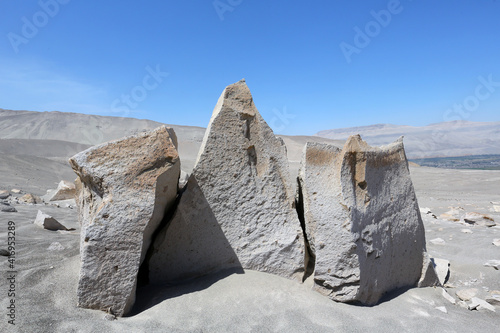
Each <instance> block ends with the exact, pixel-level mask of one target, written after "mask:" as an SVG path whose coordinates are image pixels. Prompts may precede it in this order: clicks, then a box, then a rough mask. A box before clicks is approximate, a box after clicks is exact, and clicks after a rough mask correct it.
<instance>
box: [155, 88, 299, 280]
mask: <svg viewBox="0 0 500 333" xmlns="http://www.w3.org/2000/svg"><path fill="white" fill-rule="evenodd" d="M304 252H305V246H304V240H303V233H302V230H301V226H300V221H299V220H298V217H297V213H296V211H295V209H294V194H293V190H292V186H291V184H290V181H289V170H288V161H287V158H286V148H285V145H284V143H283V141H282V140H281V139H279V138H277V137H276V136H275V135H274V134H273V132H272V130H271V129H270V128H269V126H268V125H267V124H266V122H265V121H264V120H263V119H262V117H261V115H260V114H259V112H258V111H257V108H256V107H255V105H254V103H253V99H252V96H251V94H250V91H249V89H248V87H247V85H246V83H245V81H244V80H242V81H240V82H237V83H235V84H233V85H230V86H228V87H227V88H226V89H225V90H224V91H223V93H222V95H221V97H220V98H219V101H218V103H217V105H216V107H215V109H214V112H213V115H212V118H211V120H210V124H209V126H208V128H207V131H206V134H205V138H204V140H203V143H202V146H201V150H200V153H199V156H198V159H197V163H196V166H195V168H194V170H193V172H192V174H191V176H190V178H189V181H188V184H187V188H186V190H185V192H184V193H183V195H182V197H181V198H180V201H179V205H178V208H177V211H176V213H175V215H174V216H173V219H172V221H171V222H170V225H169V226H168V229H166V230H164V232H163V233H162V234H161V235H160V237H159V238H158V239H157V241H155V245H154V251H153V255H152V256H151V259H150V261H149V263H150V266H149V267H150V271H149V272H150V275H149V278H150V281H151V282H153V283H154V282H158V283H161V282H165V281H172V280H179V279H182V278H187V277H193V276H198V275H203V274H206V273H209V272H212V271H215V270H221V269H225V268H229V267H242V268H245V269H253V270H258V271H263V272H268V273H272V274H277V275H281V276H284V277H288V278H296V279H302V276H303V272H304Z"/></svg>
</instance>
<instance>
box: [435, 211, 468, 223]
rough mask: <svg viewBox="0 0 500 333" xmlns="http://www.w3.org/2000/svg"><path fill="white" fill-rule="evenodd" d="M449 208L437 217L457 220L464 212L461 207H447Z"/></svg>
mask: <svg viewBox="0 0 500 333" xmlns="http://www.w3.org/2000/svg"><path fill="white" fill-rule="evenodd" d="M449 208H450V210H449V211H447V212H446V213H443V214H441V215H440V216H439V217H440V218H442V219H444V220H448V221H452V222H459V221H460V219H461V217H462V216H463V215H464V214H465V210H464V209H463V208H462V207H449Z"/></svg>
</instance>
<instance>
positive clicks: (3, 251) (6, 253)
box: [0, 249, 10, 257]
mask: <svg viewBox="0 0 500 333" xmlns="http://www.w3.org/2000/svg"><path fill="white" fill-rule="evenodd" d="M0 256H4V257H8V256H10V252H9V251H7V250H5V249H0Z"/></svg>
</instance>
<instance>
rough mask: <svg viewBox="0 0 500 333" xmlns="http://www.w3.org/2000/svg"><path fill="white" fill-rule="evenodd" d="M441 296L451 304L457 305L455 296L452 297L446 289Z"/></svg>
mask: <svg viewBox="0 0 500 333" xmlns="http://www.w3.org/2000/svg"><path fill="white" fill-rule="evenodd" d="M441 294H442V295H443V297H444V298H445V299H446V300H447V301H448V302H450V303H451V304H456V303H457V301H456V300H455V298H454V297H453V296H451V295H450V294H448V292H447V291H446V290H445V289H444V288H443V289H442V290H441Z"/></svg>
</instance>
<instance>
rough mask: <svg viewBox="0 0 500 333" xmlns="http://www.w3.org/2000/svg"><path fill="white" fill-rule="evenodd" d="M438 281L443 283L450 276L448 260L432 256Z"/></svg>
mask: <svg viewBox="0 0 500 333" xmlns="http://www.w3.org/2000/svg"><path fill="white" fill-rule="evenodd" d="M431 260H432V262H433V263H434V269H435V270H436V274H437V277H438V279H439V282H440V283H441V284H442V285H444V284H445V283H446V282H448V279H449V278H450V262H449V261H448V260H446V259H439V258H432V259H431Z"/></svg>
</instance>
